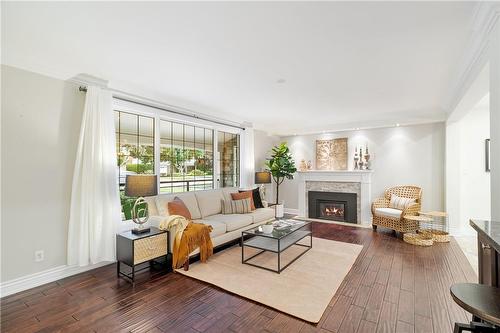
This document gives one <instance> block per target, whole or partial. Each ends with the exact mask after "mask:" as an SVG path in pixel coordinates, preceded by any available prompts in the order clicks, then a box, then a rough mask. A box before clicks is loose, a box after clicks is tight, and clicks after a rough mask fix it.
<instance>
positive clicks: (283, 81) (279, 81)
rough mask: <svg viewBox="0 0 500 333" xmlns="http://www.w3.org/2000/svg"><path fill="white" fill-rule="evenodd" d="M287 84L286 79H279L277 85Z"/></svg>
mask: <svg viewBox="0 0 500 333" xmlns="http://www.w3.org/2000/svg"><path fill="white" fill-rule="evenodd" d="M285 82H286V80H285V79H277V80H276V83H280V84H281V83H285Z"/></svg>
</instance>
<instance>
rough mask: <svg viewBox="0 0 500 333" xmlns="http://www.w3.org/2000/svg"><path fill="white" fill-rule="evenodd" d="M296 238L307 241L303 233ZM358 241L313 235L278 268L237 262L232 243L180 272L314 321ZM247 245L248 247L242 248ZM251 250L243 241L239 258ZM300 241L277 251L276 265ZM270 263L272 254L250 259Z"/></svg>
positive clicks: (350, 262)
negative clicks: (313, 236) (294, 259)
mask: <svg viewBox="0 0 500 333" xmlns="http://www.w3.org/2000/svg"><path fill="white" fill-rule="evenodd" d="M301 243H304V244H308V243H309V237H307V238H306V239H304V240H302V241H301ZM362 248H363V247H362V246H361V245H357V244H349V243H342V242H337V241H331V240H326V239H321V238H313V247H312V249H311V250H309V251H308V252H307V253H305V254H304V255H303V256H302V257H300V258H299V259H297V260H296V261H295V262H294V263H292V264H291V265H290V266H288V267H287V268H286V269H285V270H284V271H282V272H281V274H278V273H274V272H269V271H266V270H264V269H260V268H257V267H253V266H250V265H246V264H242V263H241V247H239V246H234V247H231V248H229V249H227V250H224V251H222V252H219V253H217V254H215V255H214V256H213V257H211V258H210V259H209V261H208V263H205V264H203V263H200V262H197V263H194V264H193V265H190V267H189V271H187V272H185V271H183V270H177V272H179V273H181V274H184V275H186V276H189V277H192V278H195V279H198V280H201V281H205V282H208V283H210V284H213V285H215V286H218V287H220V288H222V289H225V290H227V291H229V292H232V293H234V294H237V295H240V296H243V297H246V298H248V299H251V300H253V301H255V302H258V303H262V304H264V305H267V306H269V307H272V308H274V309H277V310H279V311H282V312H285V313H287V314H290V315H292V316H295V317H297V318H300V319H303V320H306V321H309V322H312V323H317V322H319V320H320V318H321V316H322V315H323V312H324V311H325V309H326V307H327V306H328V304H329V303H330V301H331V299H332V297H333V295H334V294H335V292H336V291H337V289H338V288H339V286H340V284H341V283H342V280H343V279H344V278H345V276H346V275H347V273H348V272H349V270H350V269H351V267H352V265H353V264H354V262H355V261H356V258H357V257H358V255H359V253H360V252H361V249H362ZM247 249H248V251H247ZM256 251H257V250H254V249H251V248H247V247H245V258H248V257H250V256H251V255H252V254H255V253H256ZM302 251H304V247H300V246H292V247H290V248H288V249H287V250H286V251H285V252H284V253H283V254H282V266H284V265H286V263H288V262H290V260H291V258H294V257H295V255H296V254H297V253H300V252H302ZM251 262H252V263H255V264H261V265H264V266H266V267H269V268H273V269H276V267H277V254H274V253H269V252H266V253H263V254H261V255H259V256H257V257H255V258H254V259H252V260H251Z"/></svg>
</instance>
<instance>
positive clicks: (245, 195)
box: [231, 191, 255, 210]
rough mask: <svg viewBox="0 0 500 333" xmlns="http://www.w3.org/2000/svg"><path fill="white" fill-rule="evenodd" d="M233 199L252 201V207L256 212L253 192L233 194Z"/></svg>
mask: <svg viewBox="0 0 500 333" xmlns="http://www.w3.org/2000/svg"><path fill="white" fill-rule="evenodd" d="M231 198H232V199H233V200H241V199H247V198H249V199H250V207H251V209H252V210H255V204H254V202H253V197H252V191H243V192H239V193H231Z"/></svg>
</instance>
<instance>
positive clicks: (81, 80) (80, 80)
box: [68, 73, 109, 88]
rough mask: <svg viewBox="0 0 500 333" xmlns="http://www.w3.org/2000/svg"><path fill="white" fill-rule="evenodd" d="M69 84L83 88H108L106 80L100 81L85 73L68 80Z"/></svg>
mask: <svg viewBox="0 0 500 333" xmlns="http://www.w3.org/2000/svg"><path fill="white" fill-rule="evenodd" d="M68 81H69V82H73V83H76V84H81V85H84V86H98V87H101V88H107V87H108V82H109V81H108V80H104V79H101V78H99V77H97V76H93V75H90V74H85V73H80V74H78V75H76V76H74V77H72V78H71V79H69V80H68Z"/></svg>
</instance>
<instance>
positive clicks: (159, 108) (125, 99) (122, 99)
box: [78, 86, 245, 130]
mask: <svg viewBox="0 0 500 333" xmlns="http://www.w3.org/2000/svg"><path fill="white" fill-rule="evenodd" d="M78 90H79V91H82V92H87V87H85V86H80V87H79V88H78ZM113 98H116V99H119V100H121V101H125V102H130V103H135V104H139V105H142V106H147V107H150V108H153V109H157V110H161V111H166V112H170V113H174V114H178V115H181V116H185V117H191V118H195V119H200V120H205V121H209V122H211V123H215V124H219V125H224V126H229V127H233V128H239V129H241V130H245V127H241V126H237V125H232V124H230V123H226V122H223V121H218V120H213V119H210V118H205V117H200V116H198V115H196V114H194V113H193V114H189V113H184V112H180V111H175V110H171V109H167V108H163V107H160V106H156V105H151V104H147V103H143V102H139V101H137V100H134V99H129V98H125V97H121V96H113Z"/></svg>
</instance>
